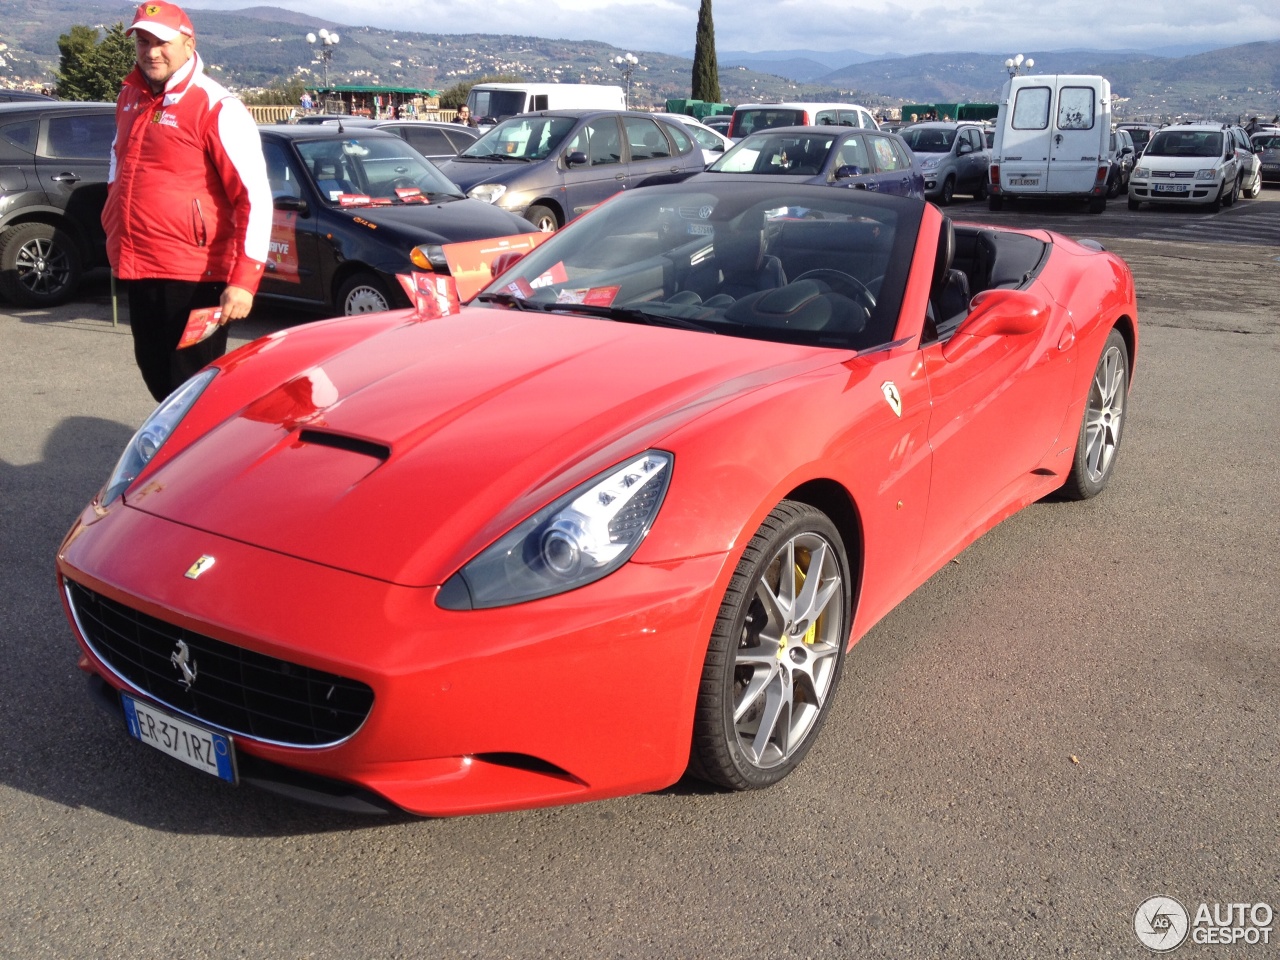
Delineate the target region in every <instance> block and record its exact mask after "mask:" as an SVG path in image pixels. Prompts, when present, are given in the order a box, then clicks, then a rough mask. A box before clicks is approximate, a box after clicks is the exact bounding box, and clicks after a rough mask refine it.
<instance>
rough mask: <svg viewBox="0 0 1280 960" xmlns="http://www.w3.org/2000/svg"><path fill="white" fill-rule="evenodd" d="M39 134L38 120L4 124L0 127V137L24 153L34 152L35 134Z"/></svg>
mask: <svg viewBox="0 0 1280 960" xmlns="http://www.w3.org/2000/svg"><path fill="white" fill-rule="evenodd" d="M39 132H40V121H39V120H21V121H19V122H18V123H6V124H5V125H4V126H3V127H0V137H4V139H5V140H7V141H8V142H9V143H11V144H13V145H14V146H15V147H17V148H18V149H19V150H22V151H23V152H24V153H35V152H36V134H37V133H39Z"/></svg>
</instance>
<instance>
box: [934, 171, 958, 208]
mask: <svg viewBox="0 0 1280 960" xmlns="http://www.w3.org/2000/svg"><path fill="white" fill-rule="evenodd" d="M955 198H956V178H955V177H947V179H945V180H943V181H942V193H941V194H940V195H939V196H938V205H939V206H943V207H948V206H950V205H951V201H952V200H954V199H955Z"/></svg>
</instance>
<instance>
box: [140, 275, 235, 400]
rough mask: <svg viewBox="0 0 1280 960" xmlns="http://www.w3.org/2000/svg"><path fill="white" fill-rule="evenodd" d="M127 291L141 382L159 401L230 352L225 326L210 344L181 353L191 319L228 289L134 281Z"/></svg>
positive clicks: (219, 285)
mask: <svg viewBox="0 0 1280 960" xmlns="http://www.w3.org/2000/svg"><path fill="white" fill-rule="evenodd" d="M128 286H129V326H130V327H131V328H132V329H133V356H134V358H135V359H136V360H137V361H138V369H139V370H141V371H142V379H143V382H145V383H146V385H147V389H148V390H150V391H151V396H153V397H155V399H156V401H157V402H159V401H161V400H163V399H164V398H165V397H167V396H168V395H169V394H171V393H172V392H173V391H174V390H176V389H177V388H178V387H180V386H182V384H183V383H185V382H186V381H187V379H188V378H190V377H191V375H192V374H194V373H196V372H197V371H198V370H200V369H201V368H202V367H204V366H205V365H206V364H208V363H210V362H212V361H214V360H216V359H218V357H220V356H222V355H223V354H224V353H226V352H227V327H226V325H225V324H224V325H223V326H222V327H221V328H219V329H218V331H217V332H216V333H214V334H213V335H212V336H211V337H209V338H208V339H207V340H203V341H201V342H200V343H197V344H195V345H193V346H190V347H183V348H182V349H181V350H179V349H177V346H178V340H179V339H181V337H182V331H183V328H184V327H186V325H187V316H188V315H189V314H190V313H191V311H192V310H195V309H196V308H198V307H216V306H217V305H218V303H219V301H220V300H221V298H222V291H223V289H224V288H225V287H226V284H225V283H196V282H192V281H189V280H130V281H129V284H128Z"/></svg>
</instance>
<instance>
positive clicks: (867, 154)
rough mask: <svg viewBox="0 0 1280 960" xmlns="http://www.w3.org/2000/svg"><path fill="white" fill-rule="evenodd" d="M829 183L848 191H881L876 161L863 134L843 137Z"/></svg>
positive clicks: (837, 148)
mask: <svg viewBox="0 0 1280 960" xmlns="http://www.w3.org/2000/svg"><path fill="white" fill-rule="evenodd" d="M828 182H829V183H831V184H832V185H833V186H837V187H845V188H848V189H855V190H872V191H877V192H878V191H879V190H880V174H879V173H877V172H876V165H875V161H874V160H873V159H872V158H871V150H870V148H869V147H868V145H867V141H866V137H865V136H864V135H863V134H861V133H851V134H847V135H845V136H843V137H841V139H840V143H839V145H838V146H837V147H836V150H835V159H834V160H833V161H832V166H831V179H830V180H829V181H828Z"/></svg>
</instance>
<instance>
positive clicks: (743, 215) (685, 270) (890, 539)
mask: <svg viewBox="0 0 1280 960" xmlns="http://www.w3.org/2000/svg"><path fill="white" fill-rule="evenodd" d="M1137 338H1138V334H1137V309H1136V303H1135V296H1134V287H1133V278H1132V275H1131V274H1130V271H1129V269H1128V268H1127V267H1126V265H1125V264H1124V262H1123V261H1122V260H1120V259H1119V258H1118V257H1116V256H1114V255H1112V254H1110V253H1107V252H1105V251H1103V250H1102V249H1101V248H1100V247H1099V246H1098V245H1096V244H1089V243H1077V242H1075V241H1072V240H1070V239H1068V238H1066V237H1063V236H1059V235H1056V234H1053V233H1050V232H1047V231H1043V230H1017V231H1014V230H1002V229H992V228H988V227H982V226H977V225H969V224H957V223H953V222H952V221H951V220H949V219H948V218H946V217H945V216H943V215H942V213H941V212H940V211H939V210H938V208H936V207H934V206H933V205H931V204H928V203H925V202H922V201H919V200H912V199H907V198H899V197H882V196H876V195H875V194H872V193H869V192H867V191H860V190H839V189H834V188H831V187H822V186H807V185H791V184H774V183H765V184H761V183H736V182H730V183H717V182H708V183H703V182H700V181H690V182H687V183H683V184H677V185H667V186H655V187H646V188H644V189H640V190H635V191H626V192H625V193H624V194H621V195H619V196H617V197H615V198H613V199H612V200H610V201H608V202H606V203H604V204H602V205H601V206H600V207H598V208H597V209H596V210H594V211H593V212H591V213H590V214H588V215H586V216H584V217H582V218H581V219H580V220H579V221H577V222H575V223H574V224H572V225H570V226H569V227H568V228H567V229H565V230H563V231H561V232H560V233H558V234H556V235H554V236H551V237H550V238H548V239H547V241H546V242H545V243H544V244H542V245H541V246H539V247H537V248H536V249H534V250H532V251H531V252H529V253H528V254H527V255H525V256H524V258H523V259H520V260H518V261H517V262H515V263H514V264H511V263H508V264H506V271H505V272H504V273H502V274H501V275H500V276H498V277H497V278H496V279H494V280H493V282H492V283H491V284H490V285H489V286H488V287H487V288H485V290H484V291H483V292H481V293H480V295H479V296H478V297H476V298H475V299H474V300H473V301H472V302H471V303H470V304H469V305H467V306H465V307H464V308H463V309H462V311H461V313H459V314H455V315H452V316H444V317H437V318H435V319H427V318H426V317H425V315H423V314H418V313H415V312H414V311H412V310H400V311H391V312H386V313H377V314H366V315H361V316H356V317H350V318H343V319H337V320H329V321H323V322H319V323H314V324H308V325H305V326H299V327H296V328H293V329H286V330H282V331H280V332H278V333H275V334H272V335H271V336H268V337H265V338H263V339H261V340H258V341H256V342H254V343H251V344H248V345H247V346H245V347H243V348H241V349H240V350H238V351H236V352H234V353H231V354H229V355H227V356H226V357H224V358H223V359H222V360H219V361H218V362H217V363H216V364H215V365H213V366H211V367H209V368H207V369H205V370H204V371H203V372H201V373H200V374H199V375H197V376H196V377H194V378H193V379H192V380H190V381H189V382H188V383H187V384H185V385H184V386H183V387H181V388H180V389H179V390H177V391H176V392H175V393H174V394H173V395H172V396H170V397H169V398H168V399H167V400H165V402H164V403H162V404H161V405H160V407H159V408H158V409H157V410H156V411H155V413H154V414H152V415H151V417H150V418H149V419H148V420H147V421H146V422H145V423H144V424H143V425H142V427H141V428H140V429H139V430H138V432H137V434H136V435H135V436H134V437H133V439H132V440H131V441H130V443H129V444H128V446H127V448H126V449H125V451H124V453H123V455H122V456H121V458H120V461H119V463H118V464H117V466H116V468H115V470H114V472H113V473H112V475H111V477H110V478H109V479H108V480H107V482H106V484H105V486H104V487H103V489H102V492H101V493H100V494H99V495H98V496H97V497H96V498H95V499H94V501H93V502H92V503H91V504H90V505H89V506H88V507H87V508H86V509H85V510H84V512H83V513H82V514H81V515H80V517H79V519H78V520H77V521H76V522H75V525H74V526H73V527H72V529H71V532H70V533H69V534H68V535H67V538H66V540H65V542H64V543H63V544H62V546H61V548H60V550H59V553H58V560H57V569H58V581H59V584H60V587H61V590H62V596H63V599H64V602H65V605H66V612H67V615H68V617H69V619H70V622H71V625H72V628H73V630H74V632H75V635H76V638H77V640H78V641H79V644H80V647H81V654H80V666H81V667H82V669H83V670H84V671H85V672H86V673H87V674H88V676H89V680H90V683H91V686H92V688H93V689H94V690H95V692H96V693H97V695H99V696H101V697H102V699H103V701H104V703H105V704H106V705H107V706H108V707H109V709H110V711H111V713H112V715H113V716H115V717H116V718H117V719H118V720H119V722H120V724H121V728H122V731H123V732H127V734H128V735H130V736H132V737H134V738H135V739H137V740H138V741H140V742H141V744H144V745H146V746H148V747H151V748H154V749H157V750H160V751H162V752H164V753H166V754H168V755H170V756H171V757H173V758H174V759H175V760H176V761H181V762H183V763H186V764H189V765H190V766H192V767H195V768H196V769H199V770H201V771H203V772H205V773H207V774H209V775H211V776H215V777H219V778H221V779H222V780H225V781H227V782H228V783H252V784H257V785H259V786H263V787H267V788H270V789H274V790H277V791H280V792H284V793H286V794H289V795H292V796H295V797H299V798H305V799H308V800H312V801H316V802H321V803H327V804H330V805H335V806H340V807H345V808H347V809H364V810H376V809H391V808H400V809H403V810H407V811H411V812H413V813H417V814H423V815H431V816H438V815H451V814H464V813H476V812H481V811H496V810H509V809H514V808H519V807H530V806H538V805H547V804H558V803H568V802H575V801H583V800H593V799H598V798H602V797H610V796H617V795H620V794H626V793H632V792H636V791H647V790H655V789H658V788H661V787H665V786H667V785H669V784H671V783H673V782H675V781H676V780H678V779H679V778H680V777H682V776H684V775H685V774H686V772H688V773H691V774H692V775H694V776H696V777H700V778H703V779H705V780H708V781H711V782H713V783H715V784H719V785H721V786H722V787H725V788H727V789H731V790H743V789H751V788H759V787H765V786H768V785H770V784H772V783H775V782H776V781H778V780H780V779H781V778H782V777H784V776H786V775H787V773H789V772H790V771H791V770H792V769H794V768H795V766H796V765H797V764H798V763H800V761H801V760H802V759H803V758H804V756H805V754H806V752H807V751H808V750H809V748H810V747H811V746H812V744H813V742H814V740H815V739H816V738H817V736H818V734H819V732H820V731H821V729H822V724H823V720H824V719H825V717H826V715H827V713H828V712H829V710H830V706H831V704H832V702H833V698H834V697H835V696H836V694H837V688H838V687H839V684H840V674H841V668H842V667H843V664H844V660H845V655H846V653H847V651H848V650H849V648H850V647H851V646H852V645H853V644H854V643H855V642H856V641H857V640H858V639H859V638H860V637H862V636H863V635H864V634H865V633H866V632H867V631H868V629H870V627H871V626H872V625H873V624H875V623H876V621H877V620H879V619H880V618H881V617H883V616H884V615H885V614H886V613H887V612H888V611H889V610H891V609H892V608H893V606H894V605H895V604H897V603H898V602H899V601H901V600H902V599H903V598H904V597H905V596H907V594H909V593H910V592H911V591H912V590H913V589H914V588H915V587H916V586H918V585H919V584H920V583H922V582H923V581H924V580H925V579H926V578H928V577H929V576H930V574H932V573H933V572H934V571H936V570H937V569H938V568H939V567H941V566H942V565H943V564H945V563H946V562H947V561H948V560H949V559H950V558H951V557H954V556H955V555H956V554H957V553H958V552H959V551H960V550H962V549H963V548H964V547H965V546H966V545H967V544H969V543H970V542H972V541H973V540H974V539H975V538H977V537H978V536H980V535H981V534H982V533H983V532H984V531H986V530H988V529H990V528H991V527H992V526H994V525H995V524H997V523H999V522H1000V521H1001V520H1002V519H1003V518H1005V517H1007V516H1009V515H1010V514H1011V513H1013V512H1014V511H1016V510H1018V509H1020V508H1021V507H1023V506H1024V505H1026V504H1028V503H1031V502H1032V501H1035V500H1038V499H1040V498H1042V497H1044V496H1045V495H1047V494H1050V493H1053V492H1055V491H1059V492H1061V493H1062V494H1064V495H1065V496H1066V498H1068V499H1070V498H1084V497H1091V496H1093V495H1095V494H1097V493H1099V492H1100V491H1101V490H1102V489H1103V487H1104V486H1105V485H1106V484H1107V481H1108V479H1109V478H1110V476H1111V474H1112V471H1113V470H1114V467H1115V458H1116V453H1117V450H1118V449H1119V446H1120V440H1121V437H1122V428H1123V424H1124V414H1125V405H1126V401H1127V395H1128V389H1129V385H1130V382H1131V378H1132V375H1133V365H1134V358H1135V355H1136V349H1137ZM1063 509H1069V507H1064V508H1063Z"/></svg>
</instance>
